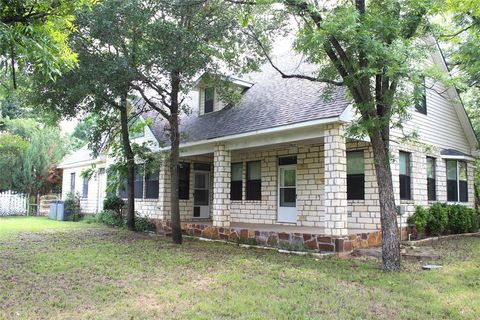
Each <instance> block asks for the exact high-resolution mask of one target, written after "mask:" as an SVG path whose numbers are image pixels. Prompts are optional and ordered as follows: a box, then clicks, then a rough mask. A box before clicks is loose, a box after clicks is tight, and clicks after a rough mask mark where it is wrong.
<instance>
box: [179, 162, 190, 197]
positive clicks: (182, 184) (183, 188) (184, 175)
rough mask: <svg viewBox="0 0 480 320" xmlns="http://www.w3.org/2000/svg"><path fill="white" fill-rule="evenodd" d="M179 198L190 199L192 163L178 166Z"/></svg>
mask: <svg viewBox="0 0 480 320" xmlns="http://www.w3.org/2000/svg"><path fill="white" fill-rule="evenodd" d="M178 198H179V199H182V200H188V199H189V198H190V163H184V162H182V163H179V165H178Z"/></svg>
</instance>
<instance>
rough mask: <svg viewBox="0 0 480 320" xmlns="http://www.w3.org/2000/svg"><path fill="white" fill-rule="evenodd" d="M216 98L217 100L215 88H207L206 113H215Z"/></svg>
mask: <svg viewBox="0 0 480 320" xmlns="http://www.w3.org/2000/svg"><path fill="white" fill-rule="evenodd" d="M214 98H215V90H214V89H213V88H205V102H204V103H205V105H204V112H205V113H209V112H212V111H213V101H214Z"/></svg>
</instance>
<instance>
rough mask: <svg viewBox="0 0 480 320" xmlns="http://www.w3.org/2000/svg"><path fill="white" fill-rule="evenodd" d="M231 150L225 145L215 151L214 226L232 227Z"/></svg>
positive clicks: (216, 147) (218, 145) (218, 146)
mask: <svg viewBox="0 0 480 320" xmlns="http://www.w3.org/2000/svg"><path fill="white" fill-rule="evenodd" d="M230 162H231V154H230V150H227V149H226V148H225V145H224V144H217V145H215V149H214V151H213V212H212V216H213V217H212V218H213V225H214V226H216V227H229V226H230V171H231V168H230V165H231V164H230Z"/></svg>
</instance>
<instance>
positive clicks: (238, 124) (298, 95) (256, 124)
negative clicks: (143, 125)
mask: <svg viewBox="0 0 480 320" xmlns="http://www.w3.org/2000/svg"><path fill="white" fill-rule="evenodd" d="M298 59H299V58H298V57H296V58H293V59H292V56H291V54H290V55H289V56H287V57H286V58H284V59H279V60H277V63H278V65H279V66H282V69H283V70H284V72H295V73H304V74H305V73H306V72H308V70H307V71H305V70H298V65H299V60H298ZM278 61H280V62H278ZM283 61H288V63H289V65H288V66H285V64H283ZM304 64H305V63H303V64H302V65H304ZM310 71H311V70H310ZM245 81H248V82H252V83H254V84H253V85H252V87H250V88H248V89H247V90H245V91H244V93H243V94H242V98H241V100H240V102H239V103H237V104H235V105H227V106H226V107H225V108H223V109H222V110H219V111H216V112H212V113H208V114H205V115H201V116H199V115H198V114H199V112H198V103H197V105H195V104H193V105H192V106H191V112H190V114H189V115H186V114H183V116H182V117H181V120H180V132H181V133H182V143H186V142H194V141H201V140H208V139H214V138H219V137H226V136H231V135H236V134H240V133H248V132H254V131H257V130H262V129H269V128H275V127H281V126H285V125H291V124H297V123H301V122H307V121H312V120H318V119H327V118H335V117H339V116H340V115H341V114H342V113H343V111H344V110H345V108H346V107H347V106H348V105H349V104H350V102H349V101H348V100H347V99H346V98H345V89H344V88H343V87H334V88H333V89H332V91H331V93H330V94H328V97H327V95H325V93H326V85H325V84H323V83H317V82H312V81H309V80H303V79H283V78H282V77H281V75H280V74H279V73H278V72H277V71H276V70H274V69H273V68H272V67H271V66H270V65H265V66H264V67H263V68H262V70H261V71H260V72H255V73H252V74H249V75H247V76H246V77H245ZM144 116H146V117H149V118H151V119H152V120H153V125H152V126H151V129H152V132H153V134H154V135H155V137H156V138H157V139H158V140H159V141H162V142H164V143H165V144H167V145H168V144H169V141H168V139H167V138H166V135H165V130H164V127H165V125H164V124H165V120H163V118H162V117H161V116H159V115H158V114H157V113H156V112H147V113H145V114H144Z"/></svg>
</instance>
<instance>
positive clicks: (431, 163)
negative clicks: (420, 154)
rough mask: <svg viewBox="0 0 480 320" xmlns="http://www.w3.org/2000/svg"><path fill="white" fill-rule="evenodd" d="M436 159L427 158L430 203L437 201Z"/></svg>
mask: <svg viewBox="0 0 480 320" xmlns="http://www.w3.org/2000/svg"><path fill="white" fill-rule="evenodd" d="M436 175H437V174H436V170H435V158H432V157H427V195H428V200H429V201H434V200H437V191H436V189H437V186H436V181H435V179H436Z"/></svg>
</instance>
